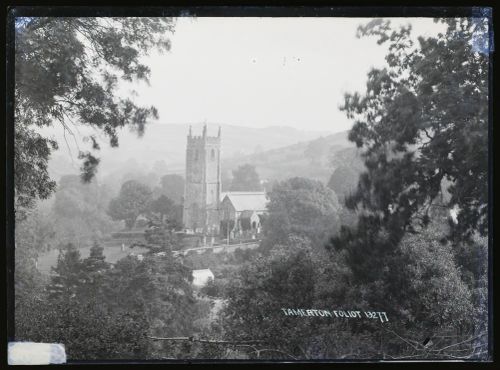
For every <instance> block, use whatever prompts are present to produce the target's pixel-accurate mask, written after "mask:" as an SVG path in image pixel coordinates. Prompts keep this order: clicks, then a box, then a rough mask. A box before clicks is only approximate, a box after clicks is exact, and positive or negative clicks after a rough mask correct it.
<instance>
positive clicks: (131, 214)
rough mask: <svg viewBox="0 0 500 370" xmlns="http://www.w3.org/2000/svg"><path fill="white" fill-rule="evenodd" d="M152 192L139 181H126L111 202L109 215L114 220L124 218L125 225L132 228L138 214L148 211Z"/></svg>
mask: <svg viewBox="0 0 500 370" xmlns="http://www.w3.org/2000/svg"><path fill="white" fill-rule="evenodd" d="M151 195H152V192H151V190H150V189H149V188H148V187H147V186H146V185H143V184H141V183H140V182H138V181H135V180H130V181H127V182H125V183H124V184H123V185H122V187H121V189H120V194H119V195H118V197H116V198H114V199H112V200H111V202H110V203H109V211H108V212H109V215H110V216H111V218H113V219H114V220H124V221H125V226H126V227H127V228H128V229H131V228H132V227H133V226H134V224H135V221H136V219H137V216H139V215H140V214H141V213H142V212H146V211H147V209H148V206H149V204H150V200H151Z"/></svg>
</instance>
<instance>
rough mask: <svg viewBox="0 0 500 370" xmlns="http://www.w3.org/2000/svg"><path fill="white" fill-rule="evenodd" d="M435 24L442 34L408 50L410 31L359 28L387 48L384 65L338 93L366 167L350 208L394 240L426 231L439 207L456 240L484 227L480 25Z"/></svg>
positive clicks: (484, 65)
mask: <svg viewBox="0 0 500 370" xmlns="http://www.w3.org/2000/svg"><path fill="white" fill-rule="evenodd" d="M443 22H446V24H447V31H446V34H440V35H439V36H438V37H437V38H427V39H425V38H422V37H421V38H419V39H418V41H419V45H418V46H416V47H414V46H413V42H412V40H411V38H410V28H409V27H403V28H401V29H400V30H399V31H392V33H391V32H390V27H389V23H388V22H385V21H381V20H375V21H372V22H370V23H369V24H368V25H367V26H365V27H361V28H360V29H359V33H360V34H361V35H374V36H377V37H379V43H383V42H389V54H388V55H387V57H386V60H387V63H388V68H385V69H381V70H375V69H374V70H372V71H371V72H370V73H369V74H368V82H367V90H366V94H365V95H364V96H360V95H359V94H357V93H355V94H347V95H346V97H345V104H344V105H343V106H342V108H341V109H343V110H344V111H345V112H346V114H347V116H348V117H349V118H352V119H355V120H356V121H355V124H354V126H353V128H352V130H351V132H350V134H349V139H350V140H351V141H353V142H355V143H356V145H357V146H358V147H362V148H363V154H362V156H363V159H364V161H365V165H366V168H367V172H365V173H364V174H363V175H362V176H361V178H360V181H359V185H358V189H357V192H356V193H355V194H354V195H353V197H352V198H351V199H350V202H349V204H350V206H351V207H352V208H354V207H361V208H362V209H363V210H365V211H366V213H367V215H366V216H363V217H365V218H366V220H367V221H368V220H372V221H370V222H372V223H373V224H381V225H382V224H383V225H384V227H385V228H386V229H387V230H389V232H390V234H391V235H393V236H394V237H395V238H396V239H400V238H401V237H402V235H403V234H404V232H405V231H412V230H414V227H416V226H417V225H418V226H424V227H425V226H426V224H427V223H428V220H429V212H430V209H431V208H432V206H433V205H434V204H436V203H439V202H440V201H442V202H441V203H442V204H441V205H442V206H445V207H449V208H450V209H451V208H454V207H456V209H458V215H457V219H458V223H457V226H456V227H455V228H453V231H454V232H455V234H457V235H458V236H460V237H470V236H471V235H472V234H473V233H475V232H479V233H480V234H481V235H486V233H487V229H488V218H487V209H488V207H487V202H488V181H487V174H488V53H484V52H482V51H481V50H477V45H485V46H487V44H485V43H487V42H488V40H487V29H486V27H487V21H485V20H483V19H466V18H463V19H451V18H449V19H446V20H445V21H443ZM445 181H448V182H450V183H451V184H450V185H449V186H448V188H447V189H446V190H447V191H448V192H449V194H450V197H449V199H448V200H444V201H443V200H442V199H441V197H440V194H442V190H443V189H442V185H443V183H444V182H445Z"/></svg>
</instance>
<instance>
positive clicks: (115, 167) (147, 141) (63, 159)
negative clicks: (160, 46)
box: [49, 123, 329, 179]
mask: <svg viewBox="0 0 500 370" xmlns="http://www.w3.org/2000/svg"><path fill="white" fill-rule="evenodd" d="M207 126H208V134H209V135H210V136H215V135H217V130H218V127H219V125H218V124H215V123H208V124H207ZM220 126H221V130H222V159H223V161H226V160H227V159H230V158H240V157H244V156H248V155H250V156H251V155H252V154H256V153H263V152H266V151H268V150H270V149H275V148H280V147H286V146H289V145H292V144H295V143H298V142H300V141H308V140H313V139H316V138H318V137H320V136H325V135H328V134H329V133H328V132H317V131H306V130H297V129H295V128H291V127H286V126H271V127H266V128H251V127H242V126H235V125H228V124H221V125H220ZM202 128H203V123H198V124H193V125H192V130H193V135H200V134H201V132H202ZM188 130H189V124H173V123H168V124H166V123H151V124H149V125H147V126H146V131H145V134H144V136H143V137H141V138H138V137H137V134H136V133H133V132H129V131H128V130H123V131H122V132H120V136H119V147H118V148H110V147H109V145H108V144H107V143H106V142H103V143H102V145H101V148H102V149H101V151H100V152H99V153H98V156H99V157H100V158H101V162H100V165H99V166H100V167H99V174H98V175H99V177H107V176H109V175H110V174H112V173H115V174H116V173H118V172H119V173H121V174H123V172H127V171H135V170H136V169H141V170H143V171H150V170H153V169H154V167H155V166H156V169H158V171H156V172H162V174H165V173H179V174H183V173H184V166H185V155H186V154H185V153H186V152H185V150H186V136H187V134H188ZM80 132H81V135H82V136H83V135H85V130H83V129H80ZM50 134H51V135H53V136H54V137H55V138H56V139H57V140H58V141H59V143H60V149H59V150H58V151H56V152H55V153H54V154H53V156H52V159H51V161H50V163H49V171H50V173H51V176H53V177H54V178H55V179H59V178H60V176H62V175H64V174H70V173H73V174H74V173H78V171H79V166H80V162H79V161H78V159H76V156H77V154H78V149H77V148H76V147H73V148H72V149H71V150H72V153H73V160H72V159H71V157H70V155H69V154H68V150H67V144H65V141H64V137H63V133H62V132H51V133H50ZM67 136H68V135H67ZM73 142H74V140H73V139H72V138H71V137H68V138H67V143H68V145H69V146H70V147H71V146H73ZM80 145H81V144H80ZM84 145H85V144H84ZM84 145H83V147H82V148H81V149H85V150H86V147H85V146H84ZM116 176H118V175H114V177H116Z"/></svg>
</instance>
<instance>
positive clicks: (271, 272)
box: [223, 242, 317, 359]
mask: <svg viewBox="0 0 500 370" xmlns="http://www.w3.org/2000/svg"><path fill="white" fill-rule="evenodd" d="M309 248H310V246H309ZM310 252H311V251H310V250H308V246H307V244H305V245H304V244H303V243H301V242H297V243H295V244H293V245H287V246H276V247H275V248H274V249H273V250H272V251H271V254H270V256H269V257H264V256H260V257H257V258H255V259H254V260H253V261H252V262H250V263H247V264H245V265H244V266H243V267H242V269H241V270H240V272H239V274H238V275H237V278H236V279H234V280H233V281H232V282H231V283H230V286H229V287H228V288H227V289H228V293H227V299H228V302H227V306H226V307H225V308H224V311H223V317H224V328H226V330H227V332H226V336H227V338H229V339H231V340H261V341H264V342H265V345H266V348H273V349H275V350H281V351H283V353H277V352H274V353H270V354H269V353H268V354H266V355H270V356H271V358H284V359H290V355H291V356H294V355H296V356H304V353H303V350H304V349H303V348H302V347H303V344H304V343H305V342H306V341H307V340H308V339H309V336H310V334H311V331H313V330H314V326H312V325H311V322H309V321H306V320H301V321H299V320H297V318H293V317H286V316H284V315H283V313H282V311H281V308H284V307H285V308H288V307H290V306H292V307H309V305H310V303H311V302H312V300H313V299H314V294H315V293H314V292H315V281H316V273H317V270H316V268H315V266H314V263H313V260H312V257H311V254H310Z"/></svg>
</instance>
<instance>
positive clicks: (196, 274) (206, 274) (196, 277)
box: [193, 269, 214, 286]
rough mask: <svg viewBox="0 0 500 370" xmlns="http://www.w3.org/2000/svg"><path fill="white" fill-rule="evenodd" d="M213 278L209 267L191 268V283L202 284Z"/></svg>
mask: <svg viewBox="0 0 500 370" xmlns="http://www.w3.org/2000/svg"><path fill="white" fill-rule="evenodd" d="M213 278H214V273H213V272H212V271H211V270H210V269H201V270H193V285H198V286H203V285H205V284H206V283H207V282H208V280H209V279H213Z"/></svg>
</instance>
